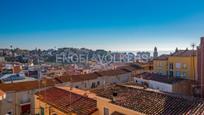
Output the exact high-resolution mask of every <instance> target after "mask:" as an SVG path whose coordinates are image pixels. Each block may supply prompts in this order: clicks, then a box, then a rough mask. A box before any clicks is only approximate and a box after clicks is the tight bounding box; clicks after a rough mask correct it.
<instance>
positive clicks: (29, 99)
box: [0, 80, 55, 115]
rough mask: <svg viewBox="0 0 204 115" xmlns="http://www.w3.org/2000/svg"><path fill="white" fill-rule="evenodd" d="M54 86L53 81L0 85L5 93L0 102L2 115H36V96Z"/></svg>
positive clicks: (0, 113)
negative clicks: (37, 93) (40, 91)
mask: <svg viewBox="0 0 204 115" xmlns="http://www.w3.org/2000/svg"><path fill="white" fill-rule="evenodd" d="M54 84H55V83H54V81H52V80H41V81H27V82H17V83H9V84H0V89H1V90H2V91H3V92H4V96H3V97H4V98H1V100H0V115H6V114H9V115H26V114H34V111H33V110H34V109H33V108H34V94H35V93H36V92H37V91H39V90H42V89H44V88H48V87H52V86H54ZM0 94H1V92H0Z"/></svg>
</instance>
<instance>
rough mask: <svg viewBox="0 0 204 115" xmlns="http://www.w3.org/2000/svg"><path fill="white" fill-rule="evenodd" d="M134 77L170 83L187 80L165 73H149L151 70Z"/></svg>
mask: <svg viewBox="0 0 204 115" xmlns="http://www.w3.org/2000/svg"><path fill="white" fill-rule="evenodd" d="M134 77H137V78H141V79H146V80H153V81H158V82H163V83H168V84H174V83H177V82H180V81H183V80H185V79H182V78H176V77H168V76H165V75H160V74H156V73H149V72H144V73H141V74H138V75H136V76H134Z"/></svg>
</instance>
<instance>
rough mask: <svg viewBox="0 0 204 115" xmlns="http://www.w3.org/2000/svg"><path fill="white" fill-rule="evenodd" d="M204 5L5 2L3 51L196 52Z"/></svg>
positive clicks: (115, 0)
mask: <svg viewBox="0 0 204 115" xmlns="http://www.w3.org/2000/svg"><path fill="white" fill-rule="evenodd" d="M203 6H204V1H203V0H0V40H1V41H0V48H5V47H7V48H8V47H9V45H10V44H12V45H13V46H14V47H19V48H27V49H34V48H42V49H48V48H54V47H55V46H56V47H58V48H59V47H78V48H81V47H86V48H91V49H106V50H113V51H135V50H152V49H153V48H154V46H157V47H158V49H159V50H174V49H175V48H176V47H179V48H186V47H189V48H190V44H191V43H192V42H195V43H196V44H197V45H198V43H199V38H200V37H201V36H204V21H203V19H204V7H203Z"/></svg>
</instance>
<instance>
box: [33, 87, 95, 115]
mask: <svg viewBox="0 0 204 115" xmlns="http://www.w3.org/2000/svg"><path fill="white" fill-rule="evenodd" d="M36 95H37V96H39V98H38V99H40V100H41V101H43V102H46V103H48V104H50V105H52V106H54V107H55V108H58V109H59V110H61V111H63V112H65V113H70V112H73V113H76V114H77V115H90V114H92V113H94V112H95V111H97V107H96V100H93V99H90V98H88V97H84V96H81V95H78V94H74V93H72V92H69V91H66V90H63V89H60V88H56V87H53V88H49V89H46V90H44V91H40V92H38V93H36Z"/></svg>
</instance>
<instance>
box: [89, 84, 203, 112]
mask: <svg viewBox="0 0 204 115" xmlns="http://www.w3.org/2000/svg"><path fill="white" fill-rule="evenodd" d="M113 91H114V92H117V97H116V101H115V102H112V101H111V103H113V104H116V105H119V106H122V107H125V108H129V109H131V110H134V111H137V112H140V113H143V114H149V115H180V114H185V115H186V114H188V115H203V114H204V101H203V100H201V99H196V98H191V99H187V98H183V97H178V96H173V95H168V94H165V93H159V92H154V91H147V90H145V89H138V88H131V87H125V86H119V85H115V86H111V87H106V88H100V89H96V90H95V91H93V92H94V93H96V94H97V95H98V96H100V97H104V98H108V99H110V100H111V99H112V95H113Z"/></svg>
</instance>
